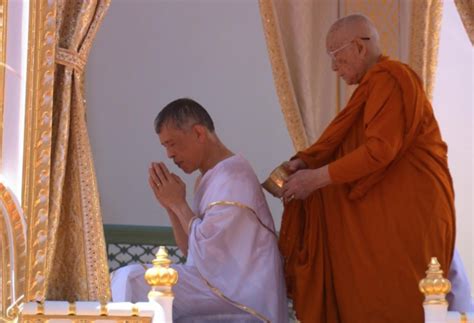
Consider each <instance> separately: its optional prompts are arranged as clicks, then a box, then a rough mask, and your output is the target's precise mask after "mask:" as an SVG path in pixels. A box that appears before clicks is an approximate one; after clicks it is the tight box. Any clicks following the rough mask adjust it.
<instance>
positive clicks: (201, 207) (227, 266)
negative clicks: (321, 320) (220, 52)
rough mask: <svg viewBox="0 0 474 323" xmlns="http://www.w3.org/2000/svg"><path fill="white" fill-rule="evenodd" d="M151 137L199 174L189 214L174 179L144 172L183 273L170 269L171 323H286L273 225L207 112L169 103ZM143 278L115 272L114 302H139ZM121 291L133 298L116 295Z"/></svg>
mask: <svg viewBox="0 0 474 323" xmlns="http://www.w3.org/2000/svg"><path fill="white" fill-rule="evenodd" d="M155 131H156V133H157V134H158V136H159V138H160V141H161V144H162V145H163V146H164V147H165V149H166V152H167V155H168V157H169V158H170V159H173V162H174V163H175V164H176V165H177V166H178V167H179V168H181V169H182V170H183V171H184V172H185V173H187V174H190V173H192V172H194V171H196V170H199V172H200V176H199V177H198V178H197V181H196V185H195V189H194V204H193V206H192V207H190V206H189V205H188V203H187V202H186V199H185V196H186V187H185V184H184V182H183V181H182V180H181V179H180V178H179V177H178V176H177V175H176V174H173V173H170V172H169V171H168V169H167V167H166V166H165V165H164V164H163V163H162V162H160V163H152V165H151V166H150V169H149V173H150V176H149V183H150V186H151V188H152V190H153V192H154V194H155V196H156V199H157V200H158V202H159V203H160V204H161V205H162V206H163V207H164V208H165V209H166V210H167V212H168V215H169V218H170V221H171V223H172V226H173V232H174V236H175V239H176V243H177V245H178V247H179V248H180V249H181V251H182V252H183V253H184V254H185V255H186V256H187V261H186V264H185V265H175V266H174V268H175V269H176V270H177V271H178V273H179V279H178V283H177V285H175V286H174V288H173V291H174V294H175V300H174V305H173V316H174V318H175V319H177V320H179V319H180V318H183V317H193V316H203V315H214V314H216V315H220V314H239V313H240V314H245V313H247V314H248V316H249V317H254V319H255V320H257V321H267V322H287V321H288V314H287V299H286V290H285V285H284V277H283V267H282V258H281V256H280V253H279V251H278V246H277V238H276V235H275V228H274V223H273V219H272V216H271V214H270V211H269V208H268V205H267V202H266V200H265V196H264V194H263V192H262V189H261V187H260V183H259V181H258V179H257V176H256V175H255V173H254V171H253V170H252V168H251V166H250V164H249V163H248V162H247V161H246V160H245V159H244V158H243V157H241V156H239V155H234V154H233V153H232V152H231V151H230V150H229V149H227V147H225V146H224V144H223V143H222V142H221V141H220V140H219V138H218V137H217V134H216V133H215V130H214V124H213V121H212V119H211V117H210V116H209V114H208V113H207V111H206V110H205V109H204V108H203V107H202V106H201V105H200V104H199V103H197V102H195V101H193V100H190V99H178V100H176V101H173V102H171V103H169V104H168V105H167V106H166V107H165V108H163V110H162V111H161V112H160V113H159V114H158V116H157V117H156V119H155ZM143 274H144V269H143V267H142V266H139V265H134V266H133V265H132V266H128V267H125V268H123V269H119V270H118V271H117V272H116V274H115V275H114V277H113V279H112V293H113V297H114V301H146V296H147V292H148V290H149V287H148V286H147V285H146V282H145V281H144V279H143ZM134 277H135V280H134ZM133 281H135V283H133ZM124 286H125V287H124ZM127 289H135V292H132V293H130V292H128V294H127V293H123V291H124V290H127ZM137 292H138V293H141V295H137ZM120 293H122V294H121V295H120ZM126 294H127V295H128V296H124V295H126ZM130 295H136V296H130ZM133 298H135V299H133Z"/></svg>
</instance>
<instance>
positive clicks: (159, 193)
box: [148, 162, 186, 209]
mask: <svg viewBox="0 0 474 323" xmlns="http://www.w3.org/2000/svg"><path fill="white" fill-rule="evenodd" d="M148 172H149V179H148V182H149V184H150V187H151V188H152V190H153V193H154V194H155V197H156V199H157V200H158V202H160V204H161V206H163V207H164V208H166V209H174V208H176V207H177V206H180V205H182V204H185V203H186V184H184V182H183V181H182V180H181V178H179V176H178V175H176V174H172V173H170V172H169V170H168V168H167V167H166V166H165V164H164V163H162V162H159V163H152V164H151V166H150V168H149V170H148Z"/></svg>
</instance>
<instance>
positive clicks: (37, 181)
mask: <svg viewBox="0 0 474 323" xmlns="http://www.w3.org/2000/svg"><path fill="white" fill-rule="evenodd" d="M29 23H30V27H29V39H28V73H27V94H26V113H25V146H24V160H23V186H22V187H23V192H22V195H23V196H22V197H23V198H22V201H23V205H22V208H23V212H24V214H25V217H26V219H27V224H28V225H27V227H28V234H27V236H28V238H27V241H28V245H27V250H28V261H27V268H28V270H27V291H26V301H32V300H36V301H43V300H44V299H45V291H46V277H45V273H47V268H46V261H45V260H46V252H47V241H48V239H47V235H48V210H49V182H50V178H49V177H50V159H51V158H50V157H51V135H52V133H51V129H52V103H53V85H54V57H55V39H56V2H55V1H51V0H38V1H31V2H30V18H29Z"/></svg>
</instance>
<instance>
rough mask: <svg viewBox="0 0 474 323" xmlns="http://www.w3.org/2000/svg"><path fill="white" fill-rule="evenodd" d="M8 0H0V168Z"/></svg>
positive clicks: (0, 162)
mask: <svg viewBox="0 0 474 323" xmlns="http://www.w3.org/2000/svg"><path fill="white" fill-rule="evenodd" d="M7 17H8V0H0V169H1V168H2V160H3V158H2V151H3V110H4V109H3V106H4V104H5V103H4V102H5V66H6V61H7V60H6V58H7V55H6V49H7V23H8V20H7Z"/></svg>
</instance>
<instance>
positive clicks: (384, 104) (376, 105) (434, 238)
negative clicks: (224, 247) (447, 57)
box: [280, 15, 455, 323]
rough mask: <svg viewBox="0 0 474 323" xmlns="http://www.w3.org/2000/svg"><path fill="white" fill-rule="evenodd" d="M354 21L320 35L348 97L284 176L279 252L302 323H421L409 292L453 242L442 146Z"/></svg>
mask: <svg viewBox="0 0 474 323" xmlns="http://www.w3.org/2000/svg"><path fill="white" fill-rule="evenodd" d="M378 38H379V37H378V33H377V30H376V29H375V27H374V25H373V24H372V22H371V21H370V20H369V19H368V18H366V17H365V16H362V15H350V16H347V17H345V18H342V19H340V20H338V21H337V22H336V23H334V25H333V26H332V27H331V28H330V30H329V32H328V35H327V39H326V46H327V52H328V54H329V56H330V57H331V59H332V69H333V70H334V71H335V72H336V73H337V74H338V76H340V77H341V78H342V79H344V81H345V82H346V83H347V84H358V87H357V89H356V90H355V92H354V94H353V95H352V97H351V99H350V100H349V102H348V104H347V106H346V107H345V108H344V110H342V111H341V112H340V113H339V114H338V115H337V116H336V118H335V119H334V120H333V121H332V123H331V124H330V125H329V126H328V128H327V129H326V130H325V131H324V133H323V134H322V135H321V137H320V139H319V140H318V141H317V142H316V143H315V144H313V145H312V146H311V147H309V148H308V149H306V150H304V151H301V152H298V153H297V154H296V156H295V157H294V158H293V159H292V160H291V161H289V162H288V163H287V164H286V165H287V168H288V170H290V171H291V172H293V174H292V175H291V176H290V177H289V179H288V181H287V182H286V184H285V185H284V187H283V192H284V193H283V197H284V199H285V200H286V202H287V203H286V205H285V210H284V214H283V221H282V228H281V235H280V248H281V251H282V253H283V255H284V257H285V260H286V267H285V270H286V279H287V288H288V292H289V295H290V297H291V298H292V299H293V301H294V307H295V310H296V314H297V317H298V318H299V319H300V320H302V321H303V322H305V323H306V322H350V323H359V322H360V323H370V322H377V323H380V322H384V323H389V322H394V323H400V322H409V323H411V322H423V308H422V306H421V304H422V301H423V295H422V294H421V293H420V292H419V290H418V282H419V280H420V279H422V278H423V277H424V275H425V270H426V266H427V264H428V262H429V260H430V258H431V257H433V256H436V257H437V258H438V260H439V262H440V263H441V266H442V268H444V269H445V270H448V269H449V268H450V263H451V259H452V256H453V248H454V239H455V220H454V203H453V198H454V197H453V195H454V194H453V186H452V181H451V176H450V174H449V170H448V165H447V146H446V144H445V143H444V142H443V140H442V138H441V134H440V131H439V127H438V124H437V122H436V119H435V117H434V115H433V109H432V107H431V104H430V102H429V101H428V98H427V97H426V94H425V92H424V90H423V85H422V83H421V81H420V79H419V78H418V76H417V75H416V74H415V72H414V71H413V70H412V69H411V68H410V67H408V66H407V65H405V64H402V63H400V62H397V61H393V60H391V59H389V58H388V57H386V56H383V55H381V52H380V48H379V39H378Z"/></svg>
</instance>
